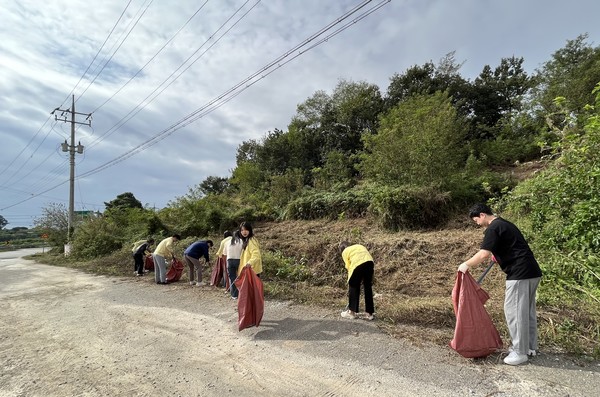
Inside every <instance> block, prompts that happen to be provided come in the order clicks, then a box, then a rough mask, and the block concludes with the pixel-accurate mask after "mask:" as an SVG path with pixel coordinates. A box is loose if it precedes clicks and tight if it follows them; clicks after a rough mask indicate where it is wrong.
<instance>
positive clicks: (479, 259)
mask: <svg viewBox="0 0 600 397" xmlns="http://www.w3.org/2000/svg"><path fill="white" fill-rule="evenodd" d="M490 255H492V252H491V251H488V250H484V249H480V250H479V251H477V253H476V254H475V255H473V256H472V257H471V258H469V259H467V260H466V261H464V262H463V263H461V264H460V266H459V267H458V270H459V271H461V272H463V273H466V272H467V271H468V270H469V269H470V268H472V267H474V266H477V265H479V264H480V263H483V262H485V261H487V260H488V259H489V257H490Z"/></svg>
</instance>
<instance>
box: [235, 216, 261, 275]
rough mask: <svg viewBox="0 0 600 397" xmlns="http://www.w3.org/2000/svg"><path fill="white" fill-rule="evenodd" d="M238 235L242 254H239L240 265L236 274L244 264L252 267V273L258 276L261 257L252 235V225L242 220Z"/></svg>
mask: <svg viewBox="0 0 600 397" xmlns="http://www.w3.org/2000/svg"><path fill="white" fill-rule="evenodd" d="M240 235H241V237H242V254H241V256H240V266H239V267H238V272H237V273H238V276H239V275H240V273H241V272H242V269H243V268H244V266H249V267H252V270H254V273H256V274H257V275H258V276H260V274H261V273H262V257H261V256H260V245H259V244H258V240H257V239H256V237H254V232H253V231H252V225H251V224H250V222H242V224H241V225H240Z"/></svg>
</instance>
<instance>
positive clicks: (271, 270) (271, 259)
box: [262, 251, 312, 282]
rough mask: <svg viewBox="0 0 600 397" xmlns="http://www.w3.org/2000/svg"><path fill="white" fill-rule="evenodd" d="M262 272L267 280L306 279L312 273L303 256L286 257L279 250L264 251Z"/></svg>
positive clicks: (294, 280)
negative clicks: (295, 257) (296, 257)
mask: <svg viewBox="0 0 600 397" xmlns="http://www.w3.org/2000/svg"><path fill="white" fill-rule="evenodd" d="M262 260H263V272H264V276H265V278H267V279H269V280H284V281H289V282H299V281H306V280H308V279H310V278H311V276H312V273H311V271H310V268H309V267H308V265H307V261H306V259H305V258H303V257H302V258H300V259H299V260H297V259H294V258H290V257H286V256H285V255H283V253H282V252H281V251H274V252H271V251H266V252H264V253H263V256H262Z"/></svg>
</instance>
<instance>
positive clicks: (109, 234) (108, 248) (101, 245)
mask: <svg viewBox="0 0 600 397" xmlns="http://www.w3.org/2000/svg"><path fill="white" fill-rule="evenodd" d="M124 231H125V230H124V229H123V227H121V226H120V225H118V224H116V223H113V222H112V221H110V220H109V219H107V218H102V217H101V218H90V219H89V220H87V221H86V222H84V223H83V224H81V225H80V226H79V227H78V228H77V229H76V230H75V234H74V237H73V243H72V244H73V245H72V254H71V255H72V256H73V258H76V259H92V258H97V257H100V256H105V255H108V254H110V253H112V252H113V251H117V250H119V249H120V248H121V247H122V245H123V240H124V238H125V236H124V235H123V233H124Z"/></svg>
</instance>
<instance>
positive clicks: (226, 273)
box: [221, 257, 231, 291]
mask: <svg viewBox="0 0 600 397" xmlns="http://www.w3.org/2000/svg"><path fill="white" fill-rule="evenodd" d="M221 266H222V267H223V270H222V271H223V278H224V279H225V289H226V290H228V291H229V287H230V284H231V281H229V272H228V271H227V257H225V258H222V261H221Z"/></svg>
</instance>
